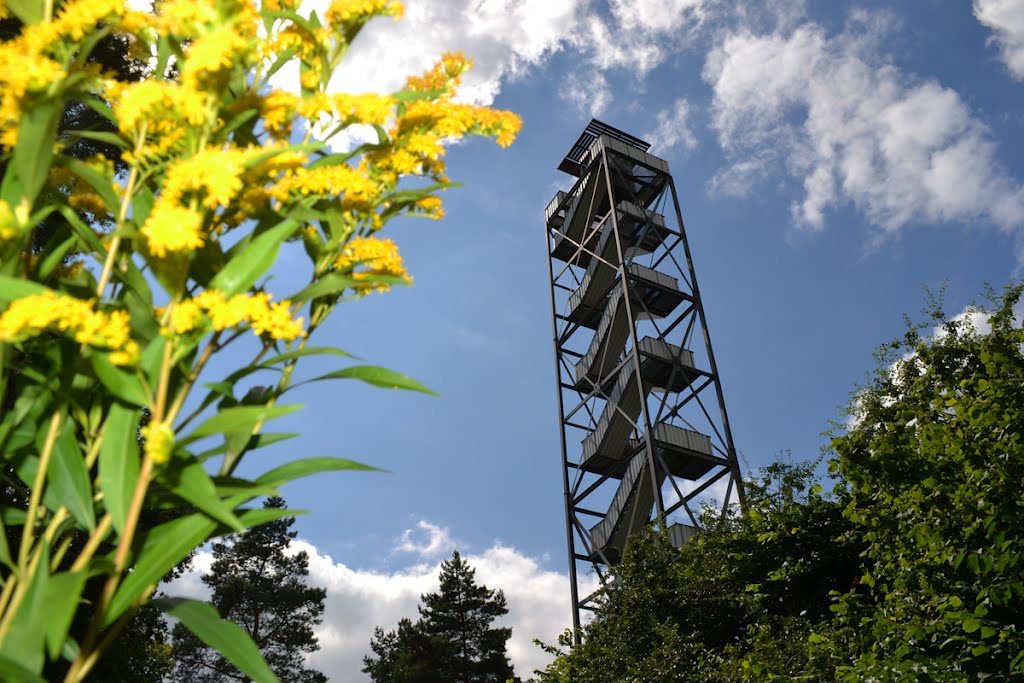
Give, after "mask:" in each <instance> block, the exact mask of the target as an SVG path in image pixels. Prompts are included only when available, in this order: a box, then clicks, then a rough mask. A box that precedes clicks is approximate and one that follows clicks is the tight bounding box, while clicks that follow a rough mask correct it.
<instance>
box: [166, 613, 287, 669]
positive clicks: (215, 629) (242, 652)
mask: <svg viewBox="0 0 1024 683" xmlns="http://www.w3.org/2000/svg"><path fill="white" fill-rule="evenodd" d="M153 604H154V605H156V606H157V607H159V608H160V609H161V610H162V611H163V612H164V613H165V614H167V615H168V616H170V617H173V618H175V619H177V620H179V621H180V622H181V623H183V624H185V626H186V627H188V630H190V631H192V633H194V634H196V636H197V637H198V638H199V639H200V640H201V641H203V642H204V643H206V644H207V645H209V646H210V647H212V648H213V649H214V650H216V651H217V652H219V653H220V654H222V655H224V658H225V659H227V660H228V661H229V662H231V663H232V664H234V665H235V667H236V668H238V670H239V671H241V672H242V673H244V674H245V675H246V676H248V677H249V678H251V679H253V680H254V681H256V682H257V683H274V682H276V681H278V678H277V676H275V675H274V672H273V671H271V670H270V667H269V666H267V663H266V662H265V661H263V655H262V654H260V650H259V648H258V647H256V643H254V642H253V641H252V638H250V637H249V634H247V633H246V632H245V631H243V630H242V628H241V627H240V626H239V625H238V624H236V623H234V622H233V621H228V620H227V619H222V618H221V617H220V615H219V614H217V610H216V609H214V608H213V607H212V606H211V605H208V604H206V603H205V602H199V601H197V600H185V599H183V598H160V599H158V600H154V601H153Z"/></svg>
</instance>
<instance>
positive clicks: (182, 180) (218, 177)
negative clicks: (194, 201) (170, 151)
mask: <svg viewBox="0 0 1024 683" xmlns="http://www.w3.org/2000/svg"><path fill="white" fill-rule="evenodd" d="M244 161H245V152H244V151H242V150H238V149H209V148H208V149H204V150H202V151H200V152H199V153H198V154H195V155H193V156H191V157H189V158H187V159H182V160H180V161H175V162H173V163H172V164H171V165H170V167H169V168H168V169H167V175H166V177H165V178H164V195H163V196H164V197H165V198H168V199H173V200H175V201H181V200H182V199H184V198H185V196H186V194H187V193H189V192H202V193H203V194H204V195H205V196H204V197H203V202H202V203H203V206H205V207H206V208H208V209H215V208H217V207H218V206H227V205H228V204H230V203H231V200H232V199H233V198H234V196H235V195H236V194H238V192H240V191H241V189H242V172H243V171H244V170H245V166H244Z"/></svg>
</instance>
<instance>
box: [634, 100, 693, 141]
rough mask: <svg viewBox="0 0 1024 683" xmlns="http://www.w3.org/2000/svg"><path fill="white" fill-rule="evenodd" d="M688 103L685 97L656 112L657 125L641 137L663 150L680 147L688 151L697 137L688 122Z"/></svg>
mask: <svg viewBox="0 0 1024 683" xmlns="http://www.w3.org/2000/svg"><path fill="white" fill-rule="evenodd" d="M689 116H690V105H689V103H688V102H687V101H686V99H685V98H680V99H678V100H676V101H675V103H674V104H673V105H672V108H671V109H663V110H661V111H659V112H658V114H657V116H656V119H657V121H658V125H657V126H655V128H654V130H652V131H650V132H648V133H646V134H645V135H644V136H643V137H644V138H645V139H646V140H648V141H650V142H651V143H652V144H656V145H657V148H658V149H659V150H662V151H665V150H668V149H671V148H673V147H682V148H683V150H685V151H690V150H692V149H694V148H695V147H696V146H697V137H696V136H695V135H694V134H693V131H692V130H691V129H690V124H689V121H688V119H689Z"/></svg>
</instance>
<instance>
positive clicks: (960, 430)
mask: <svg viewBox="0 0 1024 683" xmlns="http://www.w3.org/2000/svg"><path fill="white" fill-rule="evenodd" d="M1022 291H1024V283H1022V284H1017V285H1015V286H1010V287H1007V288H1006V290H1005V291H1004V292H1003V293H1002V294H1001V295H998V296H997V295H996V294H995V293H992V292H990V294H989V298H990V300H991V304H992V305H991V307H990V310H989V311H982V310H974V311H971V312H970V314H969V315H961V316H957V317H954V318H948V317H947V316H946V315H945V314H944V312H943V310H942V307H941V305H940V304H939V303H938V302H936V301H934V300H933V301H932V302H931V304H930V306H929V308H928V309H927V313H928V316H929V319H928V321H927V323H926V324H923V325H916V326H911V327H909V329H908V331H907V333H906V334H905V336H904V337H903V338H902V339H900V340H897V341H896V342H894V343H892V344H890V345H889V346H888V348H887V349H885V353H883V354H882V355H881V361H882V362H881V367H880V369H879V371H878V372H877V373H876V374H875V376H874V377H873V379H872V380H871V382H870V383H869V384H868V385H867V386H866V387H864V388H863V389H862V390H861V391H860V392H859V394H858V396H857V400H856V402H855V405H854V406H853V414H854V420H853V423H852V425H851V427H850V428H849V429H848V430H847V431H846V433H844V434H842V435H840V436H838V437H837V438H835V439H834V441H833V448H834V450H835V453H836V459H835V461H834V469H835V470H836V472H837V474H839V475H840V476H841V478H842V480H843V481H844V482H846V483H847V485H848V486H849V488H850V492H851V498H850V503H849V506H848V507H847V510H846V515H847V517H848V518H849V519H850V520H852V521H853V522H854V523H855V524H856V525H857V526H858V527H859V528H860V529H861V530H863V534H864V538H865V541H866V543H867V550H866V553H865V556H864V574H863V577H862V581H863V583H864V584H865V585H866V587H867V590H863V591H859V592H856V593H850V594H848V595H845V596H844V597H843V600H842V601H841V602H839V603H838V604H837V605H836V609H838V610H839V619H838V623H839V624H840V625H842V626H845V627H846V630H847V632H848V633H852V634H856V637H855V636H850V637H847V638H845V639H843V640H841V641H837V642H832V641H831V640H827V641H825V642H824V643H823V649H824V650H825V651H826V652H827V653H828V654H829V655H830V656H831V657H832V658H833V661H834V663H835V665H836V667H837V670H838V671H840V672H841V673H843V674H844V675H845V678H844V679H843V680H850V681H852V680H865V679H869V678H875V679H876V680H895V679H896V678H897V677H898V676H897V674H894V673H893V672H908V671H913V672H916V674H915V675H917V676H920V677H921V680H924V679H925V678H924V677H930V679H929V680H942V681H976V680H990V681H992V680H1011V679H1012V680H1018V679H1019V678H1020V677H1021V676H1024V555H1022V553H1021V549H1022V548H1024V504H1022V498H1021V482H1022V481H1024V352H1022V344H1024V330H1022V328H1021V314H1020V306H1019V304H1020V297H1021V293H1022ZM929 328H931V329H929ZM929 331H930V332H931V333H930V334H928V333H927V332H929Z"/></svg>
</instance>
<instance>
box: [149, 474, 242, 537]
mask: <svg viewBox="0 0 1024 683" xmlns="http://www.w3.org/2000/svg"><path fill="white" fill-rule="evenodd" d="M164 474H165V475H166V476H161V477H160V480H161V481H162V482H163V483H164V484H166V485H167V487H168V488H169V489H171V491H173V492H174V493H175V495H177V496H179V497H180V498H182V499H183V500H185V501H188V502H189V503H192V504H193V505H195V506H196V507H197V508H199V509H200V510H201V511H202V512H205V513H206V514H207V515H209V516H210V517H213V518H214V519H216V520H217V521H218V522H220V523H221V524H224V525H226V526H228V527H231V529H233V530H234V531H244V530H245V527H243V526H242V523H241V522H240V521H238V518H237V517H235V514H234V513H233V512H232V511H231V508H229V507H227V505H225V503H224V501H223V500H221V499H220V496H219V495H218V494H217V487H216V486H214V485H213V481H212V480H211V478H210V475H209V474H208V473H207V472H206V470H205V469H203V466H202V464H201V463H200V462H199V461H198V460H195V459H192V460H191V462H189V463H188V464H187V465H185V466H184V467H182V468H181V469H177V468H175V469H174V470H169V471H166V472H165V473H164Z"/></svg>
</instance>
